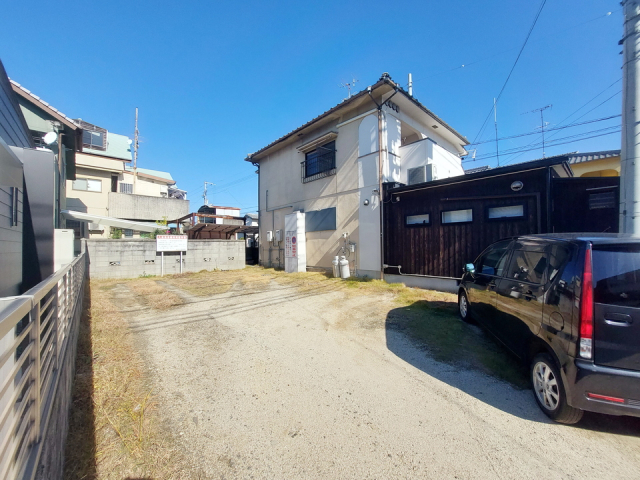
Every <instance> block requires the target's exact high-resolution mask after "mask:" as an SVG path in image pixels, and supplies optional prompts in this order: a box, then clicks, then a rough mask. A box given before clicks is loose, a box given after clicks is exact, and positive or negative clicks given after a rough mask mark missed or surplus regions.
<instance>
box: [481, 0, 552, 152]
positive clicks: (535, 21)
mask: <svg viewBox="0 0 640 480" xmlns="http://www.w3.org/2000/svg"><path fill="white" fill-rule="evenodd" d="M546 3H547V0H542V3H541V4H540V8H538V13H536V16H535V18H534V19H533V23H532V24H531V27H530V28H529V32H528V33H527V36H526V38H525V39H524V43H523V44H522V47H520V51H519V52H518V56H517V57H516V61H515V62H513V66H512V67H511V70H510V71H509V75H507V79H506V80H505V81H504V84H503V85H502V88H501V89H500V93H499V94H498V96H497V97H496V99H495V103H496V104H497V103H498V101H499V100H500V97H501V96H502V92H504V89H505V88H506V86H507V83H509V79H510V78H511V75H512V74H513V71H514V70H515V68H516V65H517V64H518V61H519V60H520V57H521V56H522V52H523V51H524V47H526V46H527V42H528V41H529V37H530V36H531V33H532V32H533V29H534V27H535V26H536V23H537V22H538V18H540V14H541V13H542V9H543V8H544V6H545V4H546ZM493 109H494V107H491V110H489V113H488V115H487V117H486V118H485V119H484V122H483V123H482V126H481V127H480V131H479V132H478V134H477V135H476V137H475V138H474V139H473V143H475V142H476V140H478V138H479V137H480V136H481V135H482V133H483V132H484V129H485V127H486V125H487V121H488V120H489V118H491V113H492V112H493Z"/></svg>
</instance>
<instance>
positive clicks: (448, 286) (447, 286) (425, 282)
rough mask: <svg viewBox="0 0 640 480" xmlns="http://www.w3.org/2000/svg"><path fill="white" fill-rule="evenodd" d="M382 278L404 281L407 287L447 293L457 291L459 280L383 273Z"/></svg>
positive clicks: (389, 280)
mask: <svg viewBox="0 0 640 480" xmlns="http://www.w3.org/2000/svg"><path fill="white" fill-rule="evenodd" d="M384 280H385V281H386V282H387V283H404V284H405V286H407V287H415V288H424V289H426V290H437V291H439V292H449V293H458V285H460V280H457V279H455V278H440V277H422V276H417V275H416V276H414V275H389V274H386V273H385V274H384Z"/></svg>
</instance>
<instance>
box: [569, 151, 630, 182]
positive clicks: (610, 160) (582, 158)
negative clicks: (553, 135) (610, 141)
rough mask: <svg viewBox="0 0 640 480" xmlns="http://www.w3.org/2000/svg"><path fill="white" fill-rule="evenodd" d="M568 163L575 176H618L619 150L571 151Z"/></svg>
mask: <svg viewBox="0 0 640 480" xmlns="http://www.w3.org/2000/svg"><path fill="white" fill-rule="evenodd" d="M569 165H571V170H573V174H574V175H575V176H576V177H619V176H620V150H608V151H603V152H587V153H571V154H569Z"/></svg>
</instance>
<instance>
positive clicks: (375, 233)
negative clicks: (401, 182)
mask: <svg viewBox="0 0 640 480" xmlns="http://www.w3.org/2000/svg"><path fill="white" fill-rule="evenodd" d="M372 106H373V104H364V105H362V106H361V107H359V108H358V109H353V110H351V111H350V112H348V113H347V114H343V116H342V117H340V118H337V119H335V120H334V121H333V122H331V123H329V124H327V125H325V126H324V127H322V128H318V129H316V130H314V131H311V132H308V133H305V135H304V136H301V137H298V138H297V139H296V140H295V142H294V143H292V144H289V145H287V146H284V147H282V148H280V149H279V150H277V151H276V152H274V153H272V154H270V155H268V156H265V157H264V158H262V159H260V192H259V198H260V238H261V243H260V249H261V251H260V258H261V261H262V263H263V264H264V265H271V266H276V267H278V266H280V267H283V266H284V217H285V215H287V214H289V213H292V212H293V211H296V210H302V211H304V212H309V211H312V210H321V209H324V208H330V207H336V230H326V231H320V232H307V233H306V242H307V248H306V251H307V266H308V267H321V268H326V269H329V268H331V262H332V260H333V258H334V256H335V255H338V254H339V253H340V254H342V252H340V249H341V247H343V246H344V244H345V242H344V240H343V238H342V234H343V233H344V232H348V234H349V241H350V242H353V243H355V244H356V253H355V254H353V253H351V254H350V257H349V260H350V266H351V269H352V270H353V269H357V270H358V273H360V274H366V275H370V276H375V275H377V274H379V269H380V249H379V243H380V210H379V201H378V197H377V194H375V193H373V191H374V190H377V188H378V180H377V178H378V166H377V165H378V153H377V151H374V152H372V153H368V152H369V151H370V150H371V149H370V148H369V150H366V149H365V150H366V152H364V153H365V154H363V156H361V157H359V156H358V155H359V154H361V153H359V150H358V142H359V127H360V123H361V122H362V121H363V119H366V118H367V117H362V118H358V119H355V120H353V121H348V120H350V119H352V118H354V117H357V116H359V115H361V114H365V113H367V112H370V110H371V107H372ZM372 115H374V116H375V115H376V114H375V112H373V113H372ZM396 115H397V117H399V118H400V119H401V120H402V121H404V122H407V123H409V122H410V123H411V124H412V126H414V127H415V128H416V130H417V131H419V132H420V133H423V134H424V135H428V136H429V137H430V138H434V139H437V141H438V142H439V145H440V146H442V147H444V148H446V149H447V150H449V151H451V152H453V153H456V152H457V151H456V148H455V147H454V146H453V145H452V144H451V143H450V142H448V141H446V140H445V139H444V138H443V137H442V136H441V135H439V134H438V133H436V132H435V131H434V130H433V129H432V128H431V125H424V124H420V123H419V122H418V121H417V120H416V119H414V118H411V117H410V116H409V114H408V113H406V112H402V110H401V114H397V113H396ZM344 122H347V123H344ZM343 123H344V124H343ZM329 132H337V133H338V136H337V138H336V140H335V141H336V174H335V175H332V176H329V177H325V178H321V179H318V180H314V181H311V182H309V183H303V182H302V178H301V176H302V172H301V162H303V161H304V159H305V155H304V153H302V152H300V151H298V149H297V147H299V146H300V145H304V144H306V143H308V142H310V141H312V140H314V139H316V138H319V137H321V136H322V135H325V134H327V133H329ZM376 135H377V133H376ZM374 144H375V145H376V147H375V148H376V149H377V140H375V142H373V143H372V145H374ZM367 153H368V154H367ZM425 163H426V159H425ZM365 170H366V172H365ZM363 175H364V176H363ZM365 177H366V178H365ZM365 199H367V200H369V205H367V206H364V201H365ZM276 230H283V241H282V242H280V244H278V243H277V242H275V241H274V242H268V241H267V231H273V232H274V235H275V231H276ZM363 253H364V255H362V254H363Z"/></svg>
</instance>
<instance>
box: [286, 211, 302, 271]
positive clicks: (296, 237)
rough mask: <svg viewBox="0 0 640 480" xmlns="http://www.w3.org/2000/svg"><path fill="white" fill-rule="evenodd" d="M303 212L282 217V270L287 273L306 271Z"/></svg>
mask: <svg viewBox="0 0 640 480" xmlns="http://www.w3.org/2000/svg"><path fill="white" fill-rule="evenodd" d="M304 224H305V217H304V213H301V212H294V213H290V214H289V215H285V217H284V270H285V272H287V273H293V272H306V271H307V244H306V239H305V226H304Z"/></svg>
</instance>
